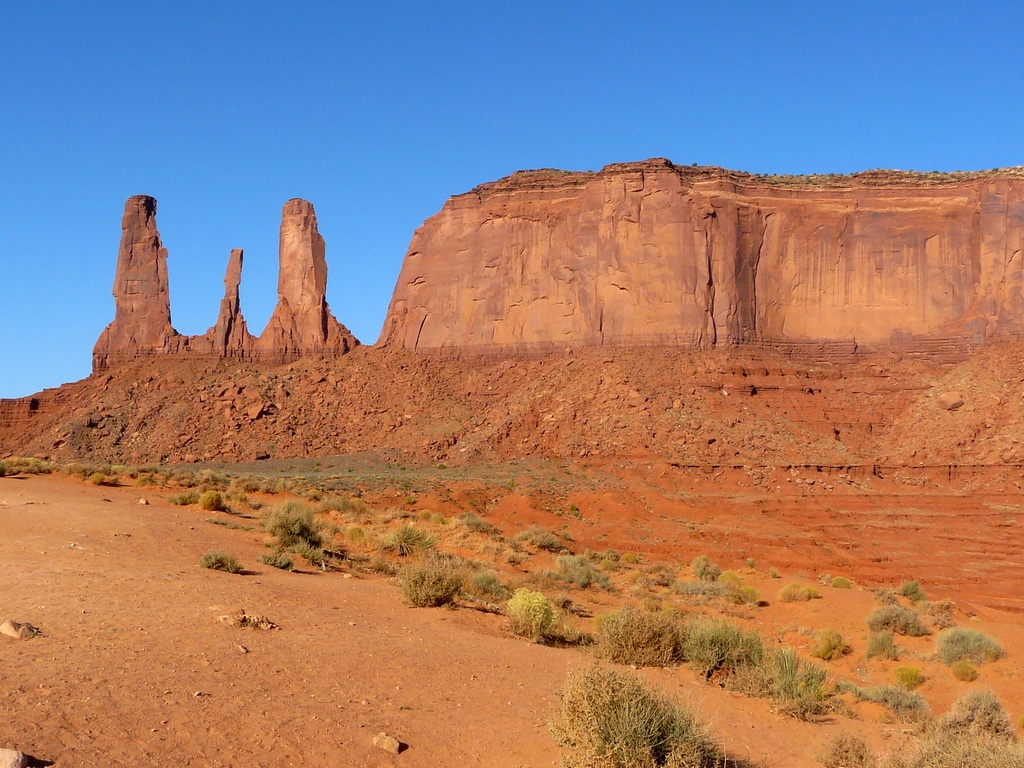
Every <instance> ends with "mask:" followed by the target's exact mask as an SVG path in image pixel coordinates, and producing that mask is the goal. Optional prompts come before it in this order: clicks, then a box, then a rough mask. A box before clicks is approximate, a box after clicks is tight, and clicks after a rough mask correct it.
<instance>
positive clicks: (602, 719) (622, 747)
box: [551, 666, 726, 768]
mask: <svg viewBox="0 0 1024 768" xmlns="http://www.w3.org/2000/svg"><path fill="white" fill-rule="evenodd" d="M551 732H552V734H553V735H554V737H555V741H556V742H557V743H558V746H559V747H561V748H562V749H563V750H564V753H563V757H562V762H563V765H565V766H566V768H653V767H654V766H675V767H677V768H713V767H715V766H724V765H725V764H726V761H725V758H724V757H723V755H722V752H721V750H720V749H719V748H718V747H717V746H716V745H715V743H714V742H713V741H712V740H711V738H710V737H709V736H708V735H707V733H706V732H705V731H704V729H703V727H702V726H701V725H700V724H699V723H698V722H697V721H696V719H695V718H694V717H693V715H691V714H690V712H689V711H688V710H686V709H684V708H683V707H681V706H679V705H678V704H676V703H675V702H673V701H672V700H670V699H668V698H667V697H666V696H665V695H664V694H663V693H661V692H659V691H656V690H655V689H653V688H651V687H650V686H648V685H647V684H645V683H644V682H642V681H641V680H639V679H637V678H636V677H635V676H633V675H630V674H627V673H625V672H619V671H618V670H615V669H610V668H605V667H599V666H593V667H590V668H589V669H585V670H582V671H576V670H570V671H569V674H568V675H567V677H566V681H565V685H564V686H563V687H562V690H561V692H560V694H559V706H558V711H557V713H556V715H555V719H554V721H553V722H552V724H551Z"/></svg>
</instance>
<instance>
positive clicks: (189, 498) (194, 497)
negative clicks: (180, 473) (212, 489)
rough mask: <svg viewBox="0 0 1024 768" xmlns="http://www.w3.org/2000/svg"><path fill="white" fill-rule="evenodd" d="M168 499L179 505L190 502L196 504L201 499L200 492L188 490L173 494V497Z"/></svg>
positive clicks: (185, 504)
mask: <svg viewBox="0 0 1024 768" xmlns="http://www.w3.org/2000/svg"><path fill="white" fill-rule="evenodd" d="M168 501H169V502H171V504H174V505H175V506H177V507H184V506H187V505H189V504H196V503H197V502H198V501H199V492H198V491H186V492H185V493H182V494H179V495H177V496H171V498H169V499H168Z"/></svg>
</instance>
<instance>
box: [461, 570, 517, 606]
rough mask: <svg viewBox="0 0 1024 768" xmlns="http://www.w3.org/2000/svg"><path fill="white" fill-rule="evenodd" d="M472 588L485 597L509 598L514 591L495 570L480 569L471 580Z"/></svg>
mask: <svg viewBox="0 0 1024 768" xmlns="http://www.w3.org/2000/svg"><path fill="white" fill-rule="evenodd" d="M469 582H470V587H471V590H472V591H473V592H474V593H476V594H478V595H482V596H484V597H490V598H494V599H496V600H507V599H508V598H509V596H511V594H512V591H511V590H510V589H509V588H508V587H506V586H505V585H504V584H503V583H502V581H501V579H500V578H498V574H496V573H495V572H494V571H478V572H477V573H474V574H473V576H472V577H471V578H470V580H469Z"/></svg>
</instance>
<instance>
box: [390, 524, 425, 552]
mask: <svg viewBox="0 0 1024 768" xmlns="http://www.w3.org/2000/svg"><path fill="white" fill-rule="evenodd" d="M434 543H435V540H434V537H433V536H431V535H430V534H429V533H427V532H426V531H424V530H422V529H420V528H417V527H416V526H415V525H412V524H411V523H402V524H401V525H399V526H398V527H397V528H396V529H395V530H393V531H392V532H391V533H389V534H388V535H387V536H385V537H384V541H383V542H381V546H382V547H383V548H384V549H387V550H390V551H392V552H394V553H395V554H396V555H398V556H399V557H409V556H410V555H412V554H414V553H415V552H418V551H423V550H428V549H433V548H434Z"/></svg>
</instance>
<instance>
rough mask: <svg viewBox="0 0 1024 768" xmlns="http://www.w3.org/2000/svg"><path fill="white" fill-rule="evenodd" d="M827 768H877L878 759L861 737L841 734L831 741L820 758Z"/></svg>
mask: <svg viewBox="0 0 1024 768" xmlns="http://www.w3.org/2000/svg"><path fill="white" fill-rule="evenodd" d="M818 760H819V761H821V764H822V765H823V766H825V768H875V766H876V765H878V759H877V758H876V757H875V754H874V752H872V751H871V747H869V746H868V744H867V742H866V741H864V739H862V738H860V737H859V736H850V735H848V734H845V733H840V734H838V735H836V736H834V737H833V738H832V740H831V741H829V743H828V746H827V747H825V751H824V752H823V753H822V754H821V755H820V756H819V757H818Z"/></svg>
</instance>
